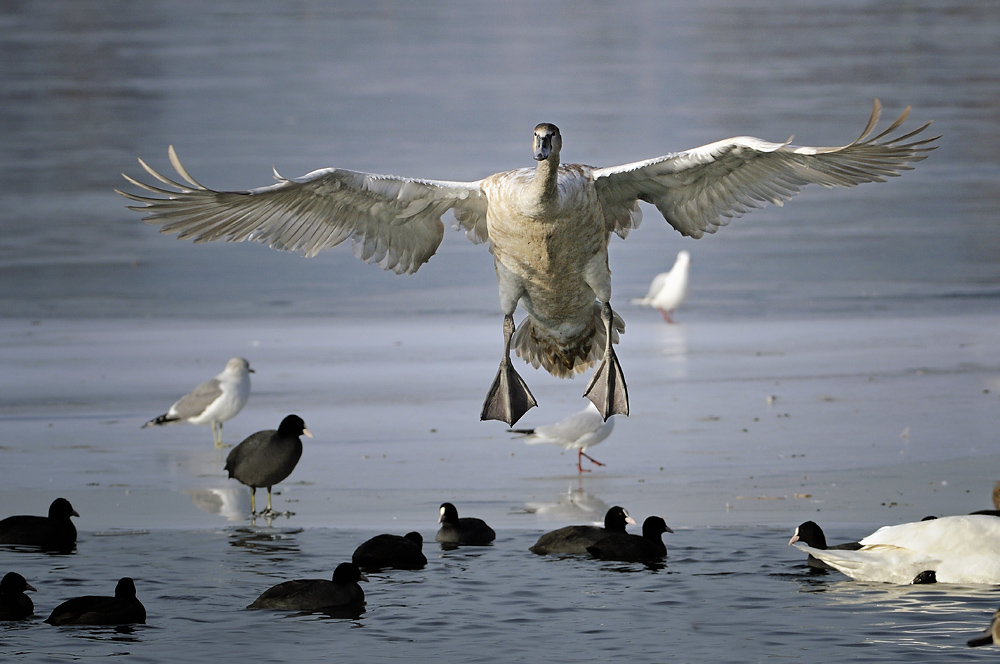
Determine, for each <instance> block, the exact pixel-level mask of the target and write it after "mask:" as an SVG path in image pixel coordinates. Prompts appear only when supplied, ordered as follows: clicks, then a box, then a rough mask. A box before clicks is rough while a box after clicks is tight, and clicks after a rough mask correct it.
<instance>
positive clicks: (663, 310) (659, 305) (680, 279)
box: [631, 249, 691, 323]
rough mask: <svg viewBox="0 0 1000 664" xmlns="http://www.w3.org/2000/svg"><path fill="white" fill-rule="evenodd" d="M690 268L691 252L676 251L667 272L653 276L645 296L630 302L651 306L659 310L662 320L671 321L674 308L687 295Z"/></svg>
mask: <svg viewBox="0 0 1000 664" xmlns="http://www.w3.org/2000/svg"><path fill="white" fill-rule="evenodd" d="M690 269H691V254H690V253H688V252H687V251H685V250H683V249H682V250H681V251H678V252H677V260H675V261H674V266H673V267H671V268H670V270H669V271H668V272H661V273H660V274H658V275H656V276H655V277H653V281H652V283H650V284H649V292H648V293H646V297H639V298H635V299H634V300H632V301H631V302H632V304H640V305H642V306H644V307H652V308H654V309H656V310H657V311H659V312H660V314H661V315H662V316H663V320H665V321H667V322H668V323H673V322H674V320H673V318H672V315H673V313H674V309H676V308H677V307H679V306H681V304H683V303H684V300H686V299H687V296H688V273H689V272H690Z"/></svg>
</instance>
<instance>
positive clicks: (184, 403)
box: [142, 357, 253, 447]
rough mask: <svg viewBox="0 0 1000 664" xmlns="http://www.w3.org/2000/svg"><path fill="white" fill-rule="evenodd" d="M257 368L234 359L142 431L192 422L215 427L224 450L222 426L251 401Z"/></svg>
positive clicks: (215, 432)
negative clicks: (253, 377) (251, 378)
mask: <svg viewBox="0 0 1000 664" xmlns="http://www.w3.org/2000/svg"><path fill="white" fill-rule="evenodd" d="M251 373H253V369H251V368H250V363H249V362H247V361H246V360H245V359H243V358H242V357H234V358H233V359H231V360H229V362H227V363H226V368H225V369H223V370H222V373H220V374H219V375H218V376H216V377H215V378H212V379H211V380H207V381H205V382H204V383H202V384H201V385H199V386H198V387H196V388H194V389H193V390H191V391H190V392H188V393H187V394H185V395H184V396H183V397H181V398H180V399H178V400H177V402H175V403H174V405H172V406H171V407H170V410H168V411H167V412H166V413H164V414H163V415H160V416H159V417H156V418H153V419H151V420H150V421H148V422H146V423H145V424H143V425H142V428H144V429H145V428H146V427H148V426H153V425H162V424H174V423H177V422H189V423H191V424H211V425H212V438H213V439H214V440H215V446H216V447H222V423H223V422H228V421H229V420H231V419H232V418H234V417H236V415H237V414H239V412H240V411H241V410H243V406H245V405H246V403H247V399H249V398H250V374H251Z"/></svg>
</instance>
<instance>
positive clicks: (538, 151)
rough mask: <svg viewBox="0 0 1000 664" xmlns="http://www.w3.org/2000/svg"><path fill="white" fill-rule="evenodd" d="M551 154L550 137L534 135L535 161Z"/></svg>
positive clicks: (544, 158)
mask: <svg viewBox="0 0 1000 664" xmlns="http://www.w3.org/2000/svg"><path fill="white" fill-rule="evenodd" d="M550 154H552V137H551V136H535V161H545V160H546V159H548V158H549V155H550Z"/></svg>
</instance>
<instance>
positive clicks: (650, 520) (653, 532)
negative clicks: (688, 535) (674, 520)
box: [642, 516, 674, 539]
mask: <svg viewBox="0 0 1000 664" xmlns="http://www.w3.org/2000/svg"><path fill="white" fill-rule="evenodd" d="M672 532H674V531H672V530H671V529H670V526H668V525H667V522H666V521H664V520H663V519H662V518H660V517H658V516H650V517H646V520H645V521H643V522H642V536H643V537H648V538H650V539H660V535H662V534H663V533H672Z"/></svg>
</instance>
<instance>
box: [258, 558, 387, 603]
mask: <svg viewBox="0 0 1000 664" xmlns="http://www.w3.org/2000/svg"><path fill="white" fill-rule="evenodd" d="M367 580H368V578H367V577H366V576H365V575H364V574H362V573H361V570H360V569H358V566H357V565H355V564H354V563H340V564H339V565H337V569H335V570H334V571H333V580H332V581H327V580H326V579H297V580H295V581H285V582H284V583H279V584H278V585H276V586H271V587H270V588H268V589H267V590H265V591H264V592H263V593H261V595H260V597H258V598H257V599H255V600H254V601H253V603H252V604H250V605H249V606H247V608H248V609H283V610H286V611H327V610H330V609H344V608H353V609H360V608H363V607H364V604H365V591H364V590H362V589H361V586H359V585H358V581H367Z"/></svg>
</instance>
